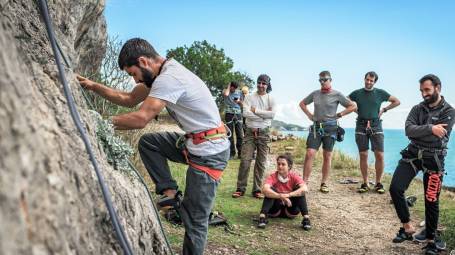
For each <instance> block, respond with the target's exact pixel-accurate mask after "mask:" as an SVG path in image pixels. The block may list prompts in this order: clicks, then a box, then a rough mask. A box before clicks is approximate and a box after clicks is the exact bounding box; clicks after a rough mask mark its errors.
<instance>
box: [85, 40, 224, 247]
mask: <svg viewBox="0 0 455 255" xmlns="http://www.w3.org/2000/svg"><path fill="white" fill-rule="evenodd" d="M118 64H119V67H120V69H122V70H124V71H126V72H127V73H128V74H129V75H131V76H132V77H133V78H134V80H135V82H136V83H138V84H137V85H136V86H135V87H134V88H133V90H132V91H131V92H122V91H118V90H115V89H112V88H109V87H107V86H104V85H102V84H99V83H96V82H93V81H90V80H88V79H86V78H84V77H81V76H78V80H79V82H80V84H81V86H82V87H83V88H85V89H88V90H91V91H93V92H95V93H97V94H98V95H100V96H102V97H104V98H106V99H107V100H109V101H111V102H113V103H115V104H118V105H122V106H126V107H134V106H136V105H138V104H139V103H142V104H141V105H140V107H139V109H138V110H137V111H134V112H131V113H126V114H121V115H117V116H114V117H112V118H111V119H112V124H113V125H114V126H115V128H116V129H141V128H144V127H145V126H146V125H147V123H148V122H149V121H151V120H152V119H153V118H154V117H155V116H157V115H158V114H159V113H160V112H161V110H162V109H163V108H165V107H166V109H167V111H168V112H169V114H170V115H171V116H172V117H173V118H174V119H175V120H176V121H177V123H178V124H179V126H180V127H181V128H182V130H183V131H184V132H185V134H179V133H176V132H159V133H150V134H145V135H143V136H142V137H141V139H140V140H139V153H140V155H141V158H142V161H143V163H144V165H145V167H146V168H147V171H148V173H149V175H150V177H151V178H152V180H153V182H154V183H155V187H156V193H158V194H163V198H162V199H161V205H165V204H167V205H173V206H174V208H175V209H176V210H177V211H178V212H179V214H180V217H181V218H182V221H183V224H184V226H185V238H184V241H183V254H203V252H204V247H205V244H206V240H207V228H208V219H209V215H210V211H211V208H212V205H213V202H214V198H215V192H216V188H217V187H218V184H219V179H220V177H221V174H222V171H223V169H224V168H225V167H226V164H227V161H228V158H229V140H228V139H227V137H226V130H225V128H224V124H223V122H222V121H221V118H220V115H219V112H218V108H217V106H216V104H215V101H214V100H213V97H212V95H211V94H210V91H209V90H208V88H207V86H206V85H205V84H204V82H203V81H202V80H201V79H200V78H199V77H197V76H196V75H194V74H193V73H192V72H190V71H189V70H188V69H186V68H185V67H184V66H182V65H181V64H179V63H178V62H177V61H175V60H173V59H165V58H163V57H161V56H160V55H158V53H157V52H156V51H155V49H154V48H153V47H152V45H150V44H149V43H148V42H147V41H146V40H143V39H140V38H134V39H130V40H128V41H127V42H126V43H125V44H124V45H123V47H122V49H121V51H120V54H119V59H118ZM167 160H171V161H174V162H179V163H186V164H188V165H189V166H188V170H187V172H186V187H185V193H184V196H183V199H182V195H181V192H180V191H178V186H177V183H176V181H175V180H174V179H173V178H172V175H171V172H170V169H169V166H168V162H167Z"/></svg>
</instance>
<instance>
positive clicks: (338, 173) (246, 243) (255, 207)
mask: <svg viewBox="0 0 455 255" xmlns="http://www.w3.org/2000/svg"><path fill="white" fill-rule="evenodd" d="M156 130H159V128H157V127H156V126H155V127H153V126H152V127H151V128H149V129H148V130H145V132H150V131H156ZM139 137H140V135H139V134H133V136H130V135H129V138H130V142H131V144H135V146H136V145H137V140H138V139H139ZM284 152H290V153H291V154H292V155H293V156H294V161H295V163H296V164H299V165H302V164H303V161H304V156H305V140H304V139H297V140H283V141H279V142H274V143H271V153H272V154H281V153H284ZM133 162H134V164H135V165H136V166H137V167H138V169H139V171H140V173H141V174H142V175H143V176H144V177H145V179H146V182H147V185H148V186H149V188H150V189H151V190H152V191H154V185H153V182H152V181H151V179H150V178H149V176H148V173H147V171H146V170H145V169H144V167H143V165H142V163H141V161H140V157H139V156H138V155H137V151H136V154H135V155H134V156H133ZM239 163H240V161H239V160H230V161H229V164H228V166H227V168H226V169H225V171H224V174H223V178H222V181H221V183H220V185H219V187H218V190H217V197H216V201H215V206H214V209H213V210H214V211H219V212H222V213H223V214H224V215H225V216H226V217H227V218H228V219H229V222H230V224H231V225H232V226H233V228H234V232H235V233H236V234H230V233H227V232H225V231H224V229H223V228H222V227H210V229H209V234H208V241H209V244H210V246H212V247H213V246H215V247H219V246H221V247H235V249H236V250H241V251H242V252H243V253H245V254H251V255H253V254H283V253H285V250H284V249H285V248H286V247H282V246H280V242H279V241H278V242H277V239H278V240H279V239H280V238H290V239H288V240H295V241H298V240H299V238H302V237H303V238H304V236H306V235H313V234H315V233H316V232H315V231H310V232H303V233H302V232H300V233H301V234H300V235H299V236H288V237H280V236H279V235H278V236H277V235H276V234H277V230H278V231H279V230H280V228H289V227H290V226H291V225H292V226H293V227H296V226H297V225H298V223H299V219H295V220H287V219H276V220H275V219H274V222H276V226H277V228H278V229H277V228H267V229H265V230H263V231H257V229H256V228H255V224H254V222H253V221H252V219H253V218H254V217H256V216H257V215H258V213H259V211H260V207H261V203H262V200H256V199H252V198H251V197H250V196H251V195H250V193H249V191H250V190H248V193H247V194H246V196H245V197H243V198H239V199H232V198H231V194H232V192H234V191H235V188H236V181H237V173H238V167H239ZM270 163H274V162H273V161H271V162H270ZM321 163H322V152H318V153H317V156H316V159H315V162H314V165H315V166H320V165H321ZM170 167H171V169H172V174H173V177H174V179H175V180H176V181H177V183H178V184H179V186H180V188H181V189H182V190H184V187H185V176H186V169H187V166H186V165H182V164H177V163H172V162H170ZM332 168H333V170H332V173H331V175H332V178H346V177H355V178H357V179H358V178H360V171H359V170H358V161H356V160H354V159H352V158H350V157H349V156H347V155H345V154H343V153H341V152H340V151H335V152H334V154H333V161H332ZM267 169H268V170H272V169H274V166H269V167H268V168H267ZM295 170H297V171H302V169H295ZM250 171H251V173H250V176H251V175H252V168H251V170H250ZM369 172H370V173H371V174H373V172H374V171H369ZM372 177H373V176H371V179H373V178H372ZM249 179H250V183H249V184H248V187H249V188H251V186H252V183H251V182H252V178H249ZM390 180H391V176H390V175H388V174H386V175H385V176H384V180H383V182H384V184H385V185H386V187H388V186H389V184H390ZM407 194H408V195H416V196H417V197H418V202H417V204H416V206H415V207H413V208H412V213H414V214H417V215H418V216H419V217H420V218H424V205H423V201H424V200H423V185H422V182H421V181H419V180H416V181H414V182H412V183H411V185H410V187H409V189H408V191H407ZM313 213H317V211H313ZM163 222H164V226H165V231H166V232H167V234H168V238H169V240H170V243H171V245H172V247H173V248H174V250H175V251H176V252H178V251H180V249H181V244H182V242H183V234H184V229H183V227H180V226H173V225H171V224H169V223H168V222H166V221H165V220H163ZM274 224H275V223H274ZM440 226H441V227H442V228H443V229H445V230H444V240H446V242H447V245H448V248H449V250H450V249H455V193H453V192H446V191H443V192H442V194H441V204H440ZM271 240H273V241H271Z"/></svg>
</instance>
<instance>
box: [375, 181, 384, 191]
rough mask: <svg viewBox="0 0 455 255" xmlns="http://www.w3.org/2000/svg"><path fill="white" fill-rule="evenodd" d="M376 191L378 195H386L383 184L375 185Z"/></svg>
mask: <svg viewBox="0 0 455 255" xmlns="http://www.w3.org/2000/svg"><path fill="white" fill-rule="evenodd" d="M374 191H376V193H378V194H384V193H385V189H384V185H382V183H380V182H378V183H376V185H374Z"/></svg>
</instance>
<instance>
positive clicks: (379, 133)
mask: <svg viewBox="0 0 455 255" xmlns="http://www.w3.org/2000/svg"><path fill="white" fill-rule="evenodd" d="M355 143H356V144H357V148H358V149H359V151H367V150H368V149H369V148H370V143H371V150H372V151H378V152H383V151H384V131H383V129H382V121H381V120H379V121H377V122H376V123H374V124H373V125H371V128H370V129H367V126H366V124H365V123H359V122H357V124H356V128H355Z"/></svg>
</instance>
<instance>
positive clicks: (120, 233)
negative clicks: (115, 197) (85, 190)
mask: <svg viewBox="0 0 455 255" xmlns="http://www.w3.org/2000/svg"><path fill="white" fill-rule="evenodd" d="M39 10H40V12H41V16H42V18H43V20H44V23H45V26H46V30H47V34H48V36H49V42H50V44H51V47H52V51H53V53H54V58H55V63H56V65H57V68H58V72H59V78H60V82H61V83H62V84H63V91H64V94H65V97H66V100H67V101H68V107H69V110H70V113H71V117H72V119H73V121H74V124H75V125H76V128H77V130H78V131H79V133H80V135H81V138H82V140H83V142H84V144H85V148H86V150H87V153H88V154H89V157H90V161H91V162H92V164H93V167H94V168H95V172H96V175H97V177H98V182H99V184H100V186H101V191H102V193H103V198H104V202H105V204H106V207H107V209H108V211H109V215H110V218H111V221H112V225H113V226H114V230H115V234H116V236H117V239H118V240H119V242H120V246H121V248H122V250H123V252H124V254H127V255H132V254H133V252H132V250H131V247H130V245H129V243H128V240H127V238H126V235H125V232H124V230H123V228H122V226H121V225H120V223H119V220H118V216H117V213H116V212H115V209H114V207H113V204H112V200H111V196H110V193H109V190H108V188H107V186H106V184H105V182H104V177H103V175H102V174H101V172H100V169H99V167H98V162H97V161H96V159H95V155H94V153H93V150H92V147H91V145H90V141H89V139H88V137H87V134H86V130H85V129H84V127H83V125H82V123H81V120H80V116H79V112H78V111H77V109H76V106H75V103H74V98H73V96H72V94H71V90H70V88H69V86H68V82H67V80H66V77H65V74H64V69H63V65H62V63H61V61H60V56H59V54H58V49H57V44H56V43H55V41H56V40H55V35H54V31H53V28H52V24H51V21H50V17H49V10H48V7H47V2H46V1H45V0H39Z"/></svg>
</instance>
